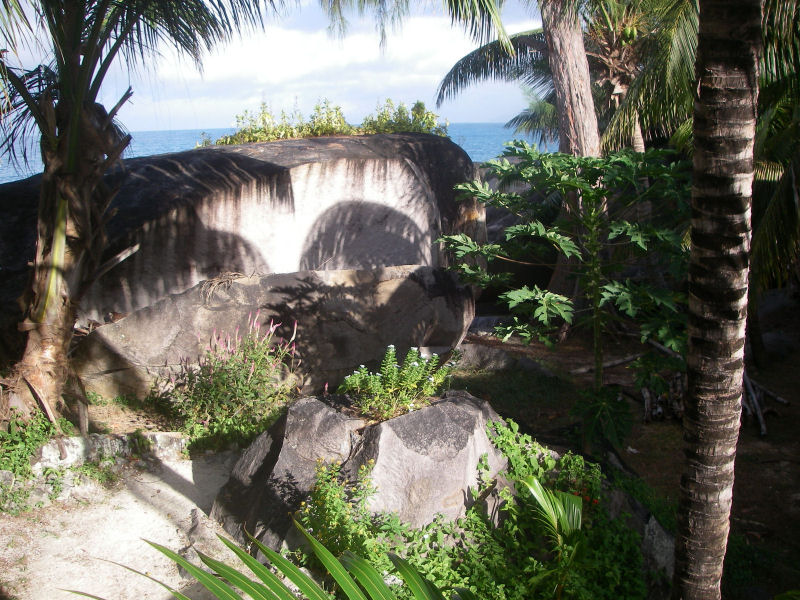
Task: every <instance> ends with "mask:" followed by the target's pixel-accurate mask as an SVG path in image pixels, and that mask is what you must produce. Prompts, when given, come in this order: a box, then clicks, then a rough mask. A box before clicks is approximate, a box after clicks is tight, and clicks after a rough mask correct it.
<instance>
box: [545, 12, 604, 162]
mask: <svg viewBox="0 0 800 600" xmlns="http://www.w3.org/2000/svg"><path fill="white" fill-rule="evenodd" d="M539 9H540V11H541V14H542V28H543V29H544V37H545V41H546V42H547V51H548V60H549V62H550V70H551V71H552V73H553V87H554V89H555V95H556V109H557V110H558V124H559V127H558V129H559V131H558V133H559V151H561V152H565V153H568V154H575V155H576V156H600V134H599V131H598V129H597V117H596V115H595V110H594V100H593V99H592V87H591V80H590V79H589V62H588V61H587V60H586V50H585V49H584V47H583V32H582V31H581V27H580V24H579V23H578V14H577V10H576V8H575V3H574V2H571V1H570V0H540V2H539Z"/></svg>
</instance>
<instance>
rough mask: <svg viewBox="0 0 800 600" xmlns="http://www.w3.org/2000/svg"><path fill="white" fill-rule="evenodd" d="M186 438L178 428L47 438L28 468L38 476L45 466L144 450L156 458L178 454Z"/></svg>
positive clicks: (62, 466) (61, 466)
mask: <svg viewBox="0 0 800 600" xmlns="http://www.w3.org/2000/svg"><path fill="white" fill-rule="evenodd" d="M139 437H141V438H143V439H144V440H146V442H145V444H146V446H147V448H145V449H143V448H141V447H140V440H139ZM186 441H187V440H186V436H185V435H184V434H182V433H178V432H143V433H141V434H139V435H114V434H99V433H92V434H89V435H88V436H86V437H79V436H73V437H63V438H58V439H51V440H50V441H48V442H47V443H46V444H45V445H44V446H42V447H41V448H40V449H39V450H38V452H37V454H36V457H35V458H34V460H33V461H32V464H31V468H32V470H33V474H34V475H35V476H40V475H42V473H44V471H45V469H48V468H49V469H66V468H69V467H74V466H78V465H82V464H83V463H85V462H91V461H100V460H102V459H114V458H117V457H129V456H131V455H134V454H142V453H146V454H148V455H149V456H153V457H155V458H158V459H168V458H178V457H180V456H181V453H182V452H183V450H184V449H185V448H186ZM62 450H63V453H64V454H63V457H62ZM145 450H146V452H144V451H145Z"/></svg>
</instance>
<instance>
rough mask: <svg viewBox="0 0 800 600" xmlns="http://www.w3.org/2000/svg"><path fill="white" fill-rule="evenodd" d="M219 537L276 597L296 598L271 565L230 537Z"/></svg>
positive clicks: (286, 599) (283, 599)
mask: <svg viewBox="0 0 800 600" xmlns="http://www.w3.org/2000/svg"><path fill="white" fill-rule="evenodd" d="M217 537H218V538H219V539H220V541H221V542H222V543H223V544H225V545H226V546H227V547H228V548H230V549H231V550H232V551H233V553H234V554H236V556H237V557H238V558H239V560H241V561H242V562H243V563H244V564H245V565H246V566H247V567H248V568H249V569H250V570H251V571H252V572H253V574H254V575H255V576H256V577H258V578H259V579H260V580H261V581H263V582H264V584H265V585H266V586H267V587H268V588H269V589H270V591H271V592H272V593H273V594H274V595H275V597H276V598H278V599H279V600H296V599H295V596H294V594H292V593H291V592H290V591H289V588H287V587H286V585H285V584H284V583H283V582H282V581H281V580H280V578H279V577H278V576H277V575H275V573H273V572H272V571H271V570H270V569H269V567H267V566H265V565H262V564H261V563H260V562H258V560H256V558H255V557H253V556H251V555H250V554H248V553H247V552H245V551H244V550H242V549H241V548H239V546H237V545H236V544H234V543H233V542H231V541H230V540H229V539H227V538H224V537H222V536H221V535H218V536H217ZM265 556H266V555H265ZM276 567H277V565H276ZM298 587H300V586H298Z"/></svg>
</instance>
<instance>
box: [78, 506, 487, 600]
mask: <svg viewBox="0 0 800 600" xmlns="http://www.w3.org/2000/svg"><path fill="white" fill-rule="evenodd" d="M295 525H297V528H298V529H299V530H300V533H301V534H302V535H303V537H305V539H306V541H307V542H308V545H309V547H310V548H311V549H312V551H313V552H314V555H315V556H316V557H317V558H318V559H319V561H320V563H321V564H323V565H324V566H325V568H326V569H327V571H328V573H330V575H331V577H332V578H333V580H334V581H335V582H336V584H337V586H338V587H339V589H340V590H341V594H342V595H343V597H345V598H347V599H348V600H367V599H368V598H369V600H386V599H387V598H393V597H395V596H394V593H393V590H392V587H391V586H390V585H389V584H388V583H386V582H385V581H384V574H382V573H380V572H378V571H377V570H375V568H374V567H372V565H370V563H369V562H367V561H366V560H364V559H362V558H360V557H358V556H355V555H353V554H347V555H344V556H341V557H339V558H336V557H335V556H334V555H333V554H331V552H330V551H329V550H328V549H327V548H325V546H324V545H323V544H321V543H320V542H319V541H318V540H317V539H316V538H314V536H312V535H311V534H309V532H307V531H306V530H305V529H303V528H302V527H301V526H300V525H298V524H297V522H296V521H295ZM219 539H220V540H221V541H222V543H224V544H225V545H226V546H227V547H228V548H229V549H230V550H231V551H232V552H233V553H234V554H235V555H236V556H237V557H238V558H239V560H240V561H241V562H242V563H244V565H246V566H247V568H248V569H249V570H250V571H251V572H252V573H253V575H255V576H256V577H257V578H258V580H259V581H255V580H253V579H251V578H250V576H249V575H247V574H245V573H244V572H242V571H238V570H237V569H235V568H233V567H231V566H229V565H227V564H225V563H223V562H220V561H218V560H215V559H213V558H211V557H210V556H207V555H205V554H203V553H201V552H198V553H197V554H198V555H199V556H200V560H201V561H202V562H203V564H204V565H205V568H200V567H198V566H197V565H195V564H193V563H191V562H189V561H188V560H186V559H185V558H183V557H182V556H181V555H180V554H177V553H176V552H173V551H172V550H170V549H169V548H166V547H165V546H161V545H159V544H155V543H153V542H148V544H150V545H151V546H152V547H153V548H155V549H156V550H158V551H159V552H161V553H162V554H164V555H165V556H166V557H167V558H169V559H170V560H172V561H173V562H175V564H177V565H178V566H180V567H182V568H183V569H184V570H186V572H187V573H188V574H189V576H190V577H192V578H194V579H195V580H196V581H197V582H198V583H199V584H200V585H202V586H203V587H204V588H205V589H206V590H208V591H209V592H210V593H211V597H213V598H219V599H220V600H232V599H234V598H241V597H242V596H241V594H239V593H238V592H237V590H241V592H242V593H244V594H245V595H246V596H247V597H249V598H254V599H266V598H282V599H289V598H311V599H313V600H331V599H332V598H333V596H332V595H331V594H329V593H328V592H327V591H325V590H324V589H323V588H322V587H321V586H320V585H319V584H318V583H317V582H316V581H314V580H313V579H312V578H311V577H309V575H308V574H306V573H304V572H303V571H301V570H300V569H299V568H297V567H296V566H295V565H294V564H292V563H291V562H289V561H288V560H287V559H286V558H284V557H283V556H281V555H280V554H278V553H277V552H275V551H274V550H272V549H270V548H267V547H266V546H264V545H263V544H261V543H260V542H258V541H257V540H255V539H253V538H251V540H252V542H253V544H254V545H255V546H256V548H257V549H258V550H259V551H260V552H261V553H262V554H263V555H264V556H265V557H266V559H267V564H266V565H263V564H261V563H260V562H258V561H257V560H256V559H255V558H253V557H252V556H250V555H249V554H248V553H247V552H245V551H244V550H242V549H241V548H239V547H238V546H236V545H235V544H234V543H233V542H231V541H229V540H227V539H225V538H224V537H222V536H219ZM388 559H389V560H390V561H391V562H392V564H393V565H394V568H395V569H397V572H398V573H399V574H400V576H401V577H402V580H403V581H404V582H405V584H406V587H407V589H408V591H409V592H410V593H411V594H413V598H415V600H444V598H445V597H444V595H443V593H442V592H443V590H439V589H437V588H436V587H435V586H434V585H433V584H432V583H431V582H430V581H429V580H427V579H426V578H425V577H423V576H422V575H421V574H420V573H419V571H417V570H416V569H414V568H413V567H412V566H411V565H409V564H408V563H407V562H406V561H405V560H403V559H402V558H400V557H399V556H389V557H388ZM270 567H272V568H274V569H275V570H276V571H277V572H278V573H280V575H281V576H282V577H283V578H285V580H287V581H288V582H291V585H292V587H293V588H295V589H296V590H297V592H299V593H300V594H301V595H300V596H298V595H296V593H295V592H294V591H292V589H291V588H290V587H289V586H287V585H286V583H285V582H284V580H283V579H282V577H279V576H278V575H276V574H275V573H274V572H273V570H272V569H271V568H270ZM126 568H128V569H129V570H131V571H134V570H133V569H130V568H129V567H126ZM134 573H137V574H139V575H142V576H143V577H147V578H149V579H152V580H153V581H155V582H156V583H158V584H159V585H161V586H162V587H164V588H166V589H167V590H168V591H169V592H170V593H172V595H173V596H175V597H176V598H187V597H186V596H185V595H183V594H181V593H180V592H178V591H177V590H175V589H173V588H171V587H170V586H168V585H166V584H164V583H161V582H160V581H158V580H157V579H154V578H153V577H150V575H148V574H147V573H139V572H138V571H134ZM68 591H71V592H72V593H74V594H78V595H79V596H85V597H87V598H95V599H98V600H102V599H100V598H99V597H98V596H94V595H91V594H85V593H83V592H79V591H74V590H68ZM365 594H366V595H365ZM451 598H452V600H477V598H476V597H475V595H474V594H472V593H471V592H470V591H469V590H463V589H462V590H454V591H453V593H452V595H451Z"/></svg>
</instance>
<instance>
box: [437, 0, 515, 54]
mask: <svg viewBox="0 0 800 600" xmlns="http://www.w3.org/2000/svg"><path fill="white" fill-rule="evenodd" d="M503 1H504V0H444V8H445V11H447V14H448V15H449V16H450V21H451V22H452V23H453V25H456V24H457V25H461V26H463V27H464V28H465V29H466V30H467V32H468V33H469V34H470V36H471V37H472V39H474V40H475V41H477V42H478V43H480V44H483V43H486V42H488V41H489V40H491V39H492V38H496V39H497V41H498V42H499V43H500V46H501V47H502V48H503V49H504V50H505V51H506V52H508V53H513V48H512V45H511V40H510V39H509V37H508V34H507V33H506V30H505V28H504V27H503V20H502V18H501V16H500V11H501V9H502V7H503Z"/></svg>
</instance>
